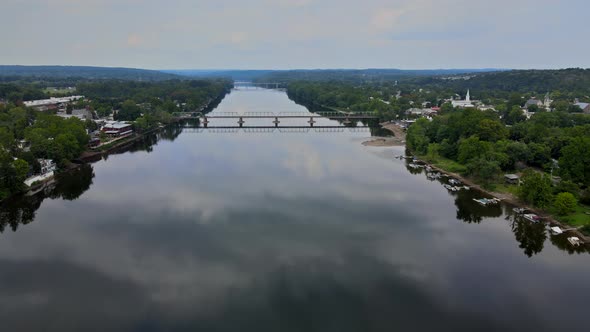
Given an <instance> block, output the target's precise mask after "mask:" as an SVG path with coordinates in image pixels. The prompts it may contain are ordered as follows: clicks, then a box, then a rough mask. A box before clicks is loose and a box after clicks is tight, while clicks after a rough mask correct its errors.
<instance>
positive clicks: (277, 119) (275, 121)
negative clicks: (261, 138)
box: [272, 116, 281, 127]
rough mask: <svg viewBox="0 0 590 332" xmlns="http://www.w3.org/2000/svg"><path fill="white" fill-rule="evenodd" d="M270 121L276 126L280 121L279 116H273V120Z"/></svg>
mask: <svg viewBox="0 0 590 332" xmlns="http://www.w3.org/2000/svg"><path fill="white" fill-rule="evenodd" d="M272 123H274V124H275V127H278V126H279V123H281V121H279V118H278V117H277V116H275V120H274V121H273V122H272Z"/></svg>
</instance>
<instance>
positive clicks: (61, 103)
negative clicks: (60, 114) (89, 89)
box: [23, 96, 84, 111]
mask: <svg viewBox="0 0 590 332" xmlns="http://www.w3.org/2000/svg"><path fill="white" fill-rule="evenodd" d="M79 99H84V96H69V97H60V98H54V97H51V98H49V99H40V100H30V101H25V102H24V103H23V104H24V105H25V106H26V107H31V108H34V109H36V110H37V111H48V110H65V109H66V106H67V105H68V104H69V103H71V102H73V101H76V100H79Z"/></svg>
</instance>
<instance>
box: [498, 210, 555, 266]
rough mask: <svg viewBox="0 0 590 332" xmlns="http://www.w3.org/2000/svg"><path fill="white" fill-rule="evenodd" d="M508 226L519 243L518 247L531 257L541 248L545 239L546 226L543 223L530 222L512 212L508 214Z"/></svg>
mask: <svg viewBox="0 0 590 332" xmlns="http://www.w3.org/2000/svg"><path fill="white" fill-rule="evenodd" d="M508 220H510V226H511V227H512V231H513V232H514V236H515V237H516V241H518V243H519V247H520V248H521V249H523V250H524V254H525V255H527V256H528V257H531V256H533V255H535V254H538V253H540V252H541V251H542V250H543V246H544V243H545V240H546V239H547V227H546V225H545V223H541V222H538V223H532V222H530V221H528V220H526V219H524V218H523V217H522V215H516V214H513V215H511V216H508Z"/></svg>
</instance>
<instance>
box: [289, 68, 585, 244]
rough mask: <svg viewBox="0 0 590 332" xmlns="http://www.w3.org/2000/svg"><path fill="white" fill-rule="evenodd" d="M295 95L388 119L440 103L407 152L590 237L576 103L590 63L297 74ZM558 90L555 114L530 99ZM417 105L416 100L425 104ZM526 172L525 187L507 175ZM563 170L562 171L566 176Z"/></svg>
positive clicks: (413, 130) (416, 129)
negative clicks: (355, 75) (461, 97)
mask: <svg viewBox="0 0 590 332" xmlns="http://www.w3.org/2000/svg"><path fill="white" fill-rule="evenodd" d="M287 82H288V94H289V97H290V98H291V99H293V100H294V101H296V102H298V103H300V104H303V105H305V106H308V107H317V106H321V107H328V108H332V109H337V110H342V111H347V112H372V113H374V114H377V115H379V116H380V118H381V120H382V121H389V120H401V119H408V118H414V119H416V118H417V117H416V116H412V115H409V114H406V112H405V111H406V110H407V109H409V108H412V107H420V106H417V105H422V103H425V104H428V105H431V106H439V107H440V111H439V112H438V114H439V116H436V117H434V118H433V119H432V120H431V121H429V120H428V119H425V118H418V119H417V121H416V122H415V123H414V124H413V125H411V126H410V127H409V129H408V132H407V137H406V140H407V142H406V146H407V149H408V150H409V151H410V152H411V153H413V154H415V155H418V156H419V157H420V158H422V159H424V160H426V161H428V162H430V163H433V164H435V165H436V166H438V167H440V168H442V169H445V170H447V171H450V172H453V173H459V174H461V175H463V176H466V177H469V178H470V179H472V180H474V182H476V183H480V184H481V185H482V186H483V187H484V188H486V189H489V190H495V191H499V192H505V193H510V194H512V195H514V196H516V197H518V198H519V199H520V200H521V201H522V202H524V203H526V204H531V205H533V206H535V207H537V208H540V209H543V210H545V211H546V212H548V213H551V214H553V215H554V216H555V217H556V218H557V219H558V220H560V221H563V222H566V223H569V224H571V225H573V226H576V227H582V231H583V232H584V233H586V234H590V208H589V207H588V206H589V205H590V115H587V114H582V113H581V109H579V108H577V107H575V106H572V100H573V99H574V98H579V99H580V100H581V101H585V102H589V101H590V97H588V95H590V84H588V83H589V82H590V70H584V69H567V70H546V71H509V72H499V73H480V74H474V75H473V77H467V78H457V79H450V78H448V77H432V76H431V77H409V78H407V79H403V78H400V81H399V82H392V81H387V80H381V81H373V82H369V83H367V82H362V81H360V80H359V81H355V82H350V81H349V80H338V79H332V80H330V81H314V82H308V81H297V80H293V81H289V80H287ZM470 87H471V88H473V87H475V89H472V90H471V92H472V95H477V96H480V98H479V99H480V100H481V101H482V102H483V103H484V104H486V105H491V106H493V108H494V110H486V111H481V110H478V109H472V108H471V109H470V108H467V109H460V108H457V109H455V108H453V106H452V105H451V104H450V103H448V102H446V101H445V98H448V97H449V96H453V95H455V94H460V93H464V91H466V90H467V89H469V88H470ZM546 93H548V94H549V95H550V97H551V99H552V100H553V102H552V104H551V109H552V112H547V111H544V110H543V109H541V108H539V107H536V106H537V105H533V106H532V107H529V109H528V110H529V111H531V112H534V113H533V114H534V115H533V116H532V117H531V118H530V120H527V118H526V116H525V115H524V113H523V111H522V107H523V105H525V102H526V101H527V100H528V99H529V98H533V97H535V96H539V95H540V96H543V95H545V94H546ZM415 105H416V106H415ZM509 172H518V173H521V174H522V178H521V183H522V185H520V186H516V185H506V184H504V181H503V177H502V174H504V173H509ZM557 176H559V177H560V178H557Z"/></svg>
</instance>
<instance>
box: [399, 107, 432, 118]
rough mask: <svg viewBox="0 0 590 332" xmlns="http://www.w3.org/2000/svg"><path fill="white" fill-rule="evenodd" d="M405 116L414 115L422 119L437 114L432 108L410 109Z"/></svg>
mask: <svg viewBox="0 0 590 332" xmlns="http://www.w3.org/2000/svg"><path fill="white" fill-rule="evenodd" d="M406 114H407V115H416V116H422V117H430V116H433V115H437V114H438V110H435V109H432V108H410V109H408V110H407V111H406Z"/></svg>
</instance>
